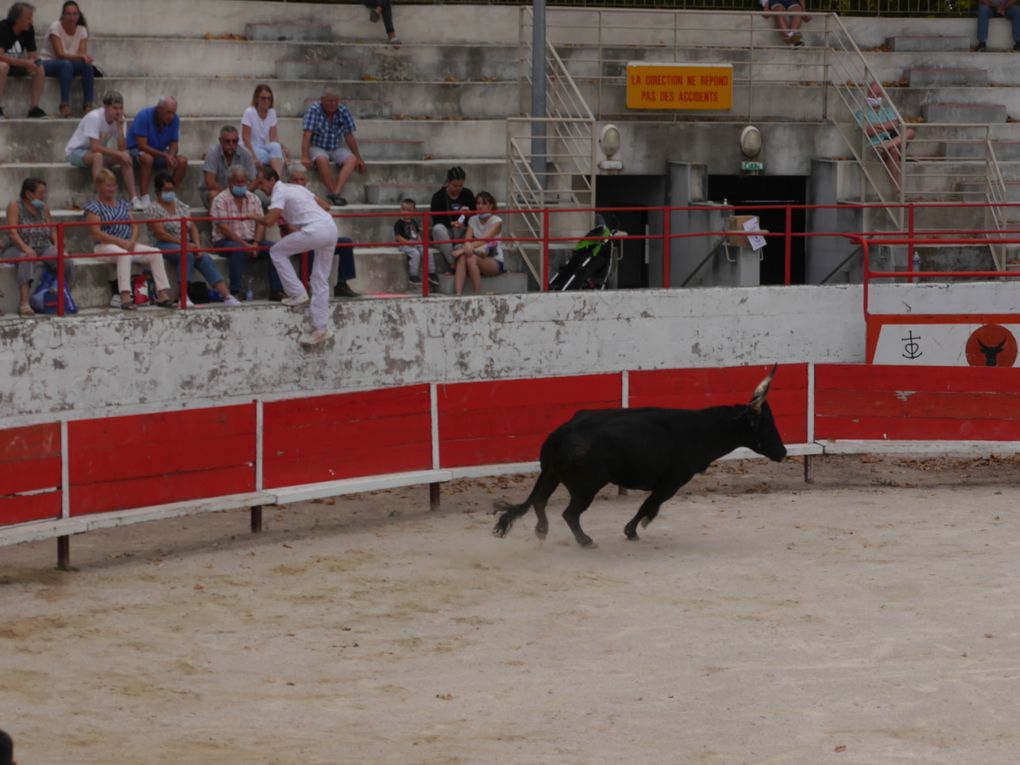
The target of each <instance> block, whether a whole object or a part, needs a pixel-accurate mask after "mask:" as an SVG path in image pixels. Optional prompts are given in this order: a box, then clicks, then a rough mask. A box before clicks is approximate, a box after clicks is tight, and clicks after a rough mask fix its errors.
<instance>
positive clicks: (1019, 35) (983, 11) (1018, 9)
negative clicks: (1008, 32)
mask: <svg viewBox="0 0 1020 765" xmlns="http://www.w3.org/2000/svg"><path fill="white" fill-rule="evenodd" d="M996 8H998V6H996V5H979V6H978V34H977V39H978V42H987V41H988V20H989V19H990V18H993V17H998V15H999V14H997V13H996V12H995V10H996ZM1006 18H1007V19H1009V20H1010V21H1011V22H1012V23H1013V42H1015V43H1016V42H1020V6H1016V5H1011V6H1009V8H1007V9H1006Z"/></svg>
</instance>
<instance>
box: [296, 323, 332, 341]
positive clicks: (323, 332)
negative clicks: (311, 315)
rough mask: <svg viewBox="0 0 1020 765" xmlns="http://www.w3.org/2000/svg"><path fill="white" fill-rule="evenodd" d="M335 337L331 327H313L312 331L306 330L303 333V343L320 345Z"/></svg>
mask: <svg viewBox="0 0 1020 765" xmlns="http://www.w3.org/2000/svg"><path fill="white" fill-rule="evenodd" d="M331 337H333V330H331V329H330V328H329V327H323V328H322V329H313V330H312V331H311V332H305V333H304V334H303V335H301V338H300V342H301V345H319V344H320V343H324V342H326V341H327V340H329V339H330V338H331Z"/></svg>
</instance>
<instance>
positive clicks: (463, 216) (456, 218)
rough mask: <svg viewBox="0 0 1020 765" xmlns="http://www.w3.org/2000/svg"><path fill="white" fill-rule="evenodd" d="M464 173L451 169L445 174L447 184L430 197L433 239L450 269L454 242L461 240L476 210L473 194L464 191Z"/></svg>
mask: <svg viewBox="0 0 1020 765" xmlns="http://www.w3.org/2000/svg"><path fill="white" fill-rule="evenodd" d="M466 177H467V174H466V173H465V172H464V168H463V167H451V168H450V169H449V170H448V171H447V173H446V183H444V184H443V187H442V188H441V189H439V191H437V192H436V193H435V194H433V195H432V203H431V205H430V206H429V207H430V209H431V210H432V212H433V213H438V214H436V215H433V216H432V240H433V241H434V242H436V246H437V247H438V248H439V251H440V252H441V253H442V254H443V258H444V259H445V260H446V267H448V268H450V269H452V268H453V246H454V245H453V240H457V239H463V238H464V232H465V231H467V221H468V218H469V217H470V216H471V212H472V211H473V210H474V209H475V195H474V194H472V193H471V189H468V188H464V180H465V178H466Z"/></svg>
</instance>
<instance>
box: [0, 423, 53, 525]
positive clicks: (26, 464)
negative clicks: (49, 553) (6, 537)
mask: <svg viewBox="0 0 1020 765" xmlns="http://www.w3.org/2000/svg"><path fill="white" fill-rule="evenodd" d="M26 492H30V493H28V494H26ZM61 497H62V494H61V491H60V425H59V424H57V423H52V424H45V425H29V426H26V427H22V428H6V429H4V430H0V526H3V525H7V524H11V523H23V522H25V521H37V520H43V519H46V518H57V517H59V516H60V504H61Z"/></svg>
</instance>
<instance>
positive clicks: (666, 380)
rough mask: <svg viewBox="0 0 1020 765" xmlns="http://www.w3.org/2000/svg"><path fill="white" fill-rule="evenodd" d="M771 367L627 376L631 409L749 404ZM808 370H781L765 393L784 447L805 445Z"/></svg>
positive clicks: (785, 367) (787, 366) (792, 367)
mask: <svg viewBox="0 0 1020 765" xmlns="http://www.w3.org/2000/svg"><path fill="white" fill-rule="evenodd" d="M770 369H772V367H771V365H765V366H744V367H722V368H713V369H664V370H649V371H640V372H631V373H630V407H631V408H632V409H637V408H639V407H645V406H661V407H677V408H681V409H701V408H703V407H708V406H728V405H731V404H742V403H747V402H748V401H750V400H751V395H752V394H753V393H754V389H755V388H756V387H757V386H758V383H760V382H761V381H762V380H763V379H764V378H765V375H767V374H768V373H769V370H770ZM807 369H808V366H807V364H781V365H780V366H779V368H778V369H777V370H776V376H775V377H774V378H773V379H772V386H771V388H770V389H769V395H768V402H769V407H770V408H771V409H772V415H773V417H775V419H776V426H777V427H778V428H779V433H780V435H781V436H782V437H783V441H784V442H785V443H788V444H799V443H804V442H805V441H806V440H807V400H808V392H807V385H808V375H807Z"/></svg>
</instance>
